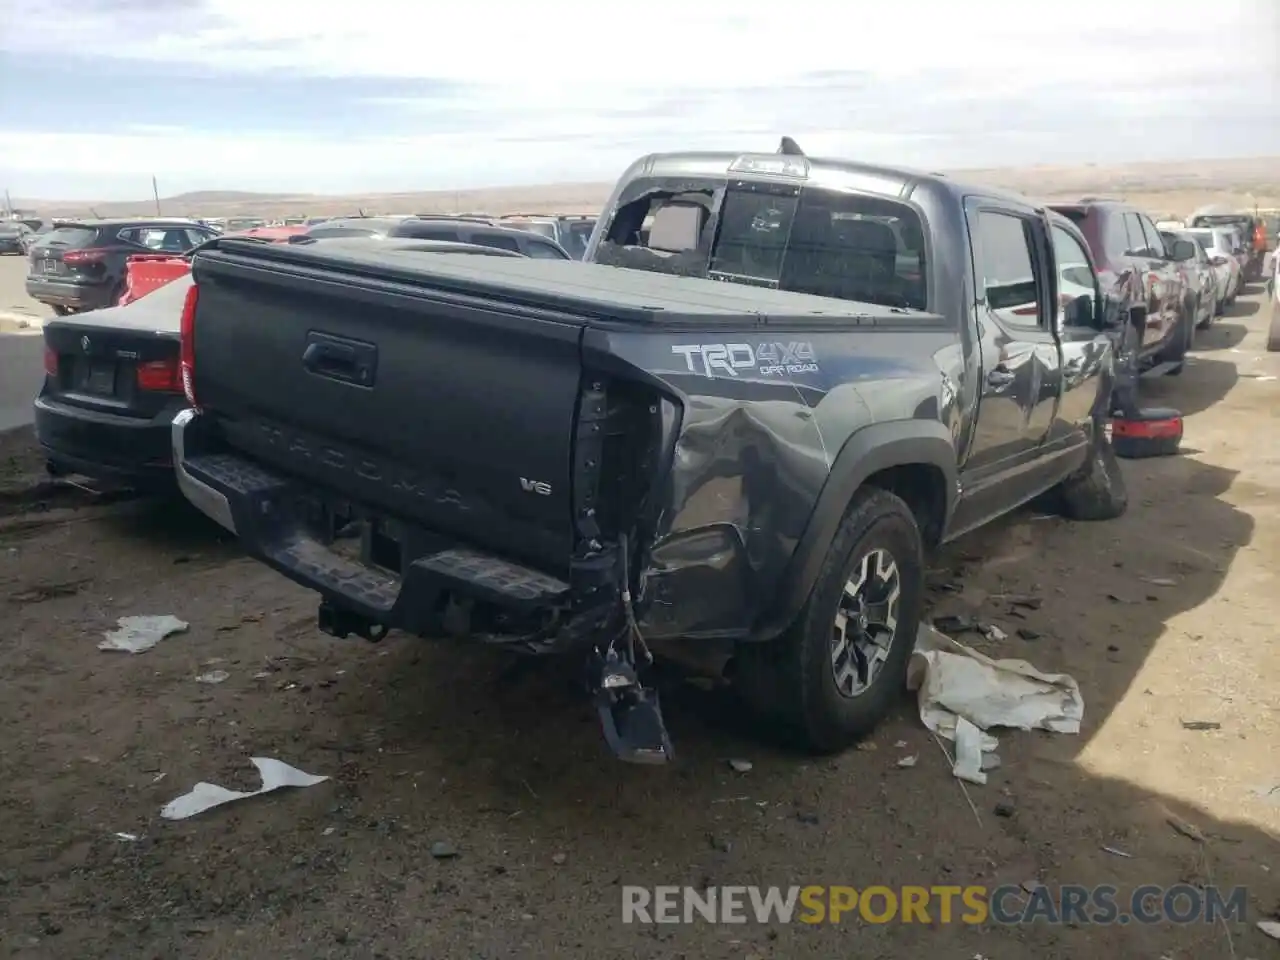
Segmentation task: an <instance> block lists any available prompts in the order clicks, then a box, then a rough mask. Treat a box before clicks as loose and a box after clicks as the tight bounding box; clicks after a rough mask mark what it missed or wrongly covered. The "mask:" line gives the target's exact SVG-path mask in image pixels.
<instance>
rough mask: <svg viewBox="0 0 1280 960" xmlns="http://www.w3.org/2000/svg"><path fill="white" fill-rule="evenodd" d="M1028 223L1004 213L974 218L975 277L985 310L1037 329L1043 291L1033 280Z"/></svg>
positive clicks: (1015, 323) (1006, 319) (1004, 319)
mask: <svg viewBox="0 0 1280 960" xmlns="http://www.w3.org/2000/svg"><path fill="white" fill-rule="evenodd" d="M1030 226H1031V225H1030V223H1029V222H1028V221H1026V220H1024V219H1022V218H1021V217H1016V216H1013V215H1011V214H1006V213H989V212H983V213H980V214H979V215H978V232H977V233H978V235H977V237H975V239H976V240H977V248H978V264H977V267H978V274H979V282H980V283H981V284H982V290H983V296H984V298H985V300H986V302H987V309H989V310H990V311H991V312H992V313H994V314H995V315H996V316H997V317H998V318H999V319H1000V320H1001V321H1003V322H1005V323H1008V324H1012V325H1015V326H1020V327H1038V326H1040V304H1041V302H1042V300H1043V299H1044V291H1043V290H1042V289H1041V288H1040V284H1039V283H1038V282H1037V279H1036V270H1035V260H1034V258H1033V255H1032V247H1031V234H1030Z"/></svg>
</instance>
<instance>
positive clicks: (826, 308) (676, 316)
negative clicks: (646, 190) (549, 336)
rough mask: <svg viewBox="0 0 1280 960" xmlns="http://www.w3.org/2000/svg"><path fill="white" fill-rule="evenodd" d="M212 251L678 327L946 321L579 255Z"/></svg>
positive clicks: (223, 245)
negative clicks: (560, 257)
mask: <svg viewBox="0 0 1280 960" xmlns="http://www.w3.org/2000/svg"><path fill="white" fill-rule="evenodd" d="M210 255H212V256H213V257H214V258H216V259H218V260H219V261H221V262H223V263H226V264H228V265H231V264H234V263H236V262H239V263H242V264H243V265H245V266H253V267H266V268H267V269H270V270H271V272H272V273H273V274H295V275H297V276H299V277H303V278H306V277H311V276H316V275H318V274H326V273H340V274H343V275H344V281H345V282H350V281H351V280H352V279H354V278H357V277H359V278H363V279H365V280H367V281H369V282H370V283H372V284H375V285H385V284H388V283H390V284H395V285H399V284H405V285H409V286H413V287H419V288H425V289H433V290H439V291H446V292H449V293H456V294H463V295H470V296H477V297H484V298H486V299H490V300H501V301H503V302H505V303H509V304H511V305H513V306H526V307H532V308H535V309H543V310H557V311H563V312H565V313H568V314H572V315H574V316H576V317H579V318H581V319H583V320H593V319H598V320H608V321H621V322H624V323H640V324H654V325H673V326H684V325H697V324H706V325H709V326H723V325H725V324H726V323H735V322H736V323H739V324H741V325H743V326H754V325H756V324H758V323H776V324H787V323H809V324H812V323H819V324H821V323H822V322H824V321H836V322H839V323H840V324H842V325H845V324H850V323H857V324H859V325H863V324H866V325H875V324H876V323H877V322H880V323H890V324H893V325H895V326H896V325H900V324H901V323H902V322H903V320H904V317H906V316H910V317H912V319H913V322H926V323H928V322H930V321H931V320H932V321H934V322H938V321H939V320H940V319H941V318H933V317H931V316H930V315H929V314H923V313H919V312H917V311H909V310H903V309H900V308H893V307H885V306H880V305H877V304H868V303H853V302H849V301H844V300H834V299H830V298H828V297H815V296H811V295H809V294H803V293H791V292H788V291H784V290H773V289H769V288H765V287H754V286H746V285H742V284H735V283H726V282H722V281H718V280H705V279H701V278H696V277H678V276H670V275H667V274H661V273H650V272H646V271H643V270H633V269H627V268H623V267H612V266H606V265H604V264H598V263H583V262H579V261H576V260H539V259H532V258H514V257H513V258H498V257H475V256H471V255H466V254H447V253H428V252H419V251H408V250H394V249H387V250H382V249H377V248H375V247H368V246H364V245H361V246H359V247H357V246H356V245H354V244H352V245H351V246H340V245H338V244H336V243H334V244H331V245H325V246H322V245H320V244H315V245H314V246H312V245H292V244H257V243H252V242H244V241H238V240H236V239H234V238H220V239H218V240H216V241H213V243H212V244H210V245H208V246H206V247H203V248H201V250H200V252H199V253H198V254H197V255H196V257H195V262H194V271H195V273H196V275H197V278H198V277H199V274H200V261H201V260H202V259H204V258H205V257H207V256H210ZM268 264H269V265H270V266H269V267H268V266H267V265H268Z"/></svg>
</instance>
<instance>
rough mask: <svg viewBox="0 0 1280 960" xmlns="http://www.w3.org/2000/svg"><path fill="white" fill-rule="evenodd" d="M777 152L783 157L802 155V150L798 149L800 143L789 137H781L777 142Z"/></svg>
mask: <svg viewBox="0 0 1280 960" xmlns="http://www.w3.org/2000/svg"><path fill="white" fill-rule="evenodd" d="M778 153H780V154H782V155H783V156H784V157H803V156H804V151H803V150H801V149H800V144H798V143H796V142H795V141H794V140H792V139H791V138H790V137H783V138H782V142H781V143H779V144H778Z"/></svg>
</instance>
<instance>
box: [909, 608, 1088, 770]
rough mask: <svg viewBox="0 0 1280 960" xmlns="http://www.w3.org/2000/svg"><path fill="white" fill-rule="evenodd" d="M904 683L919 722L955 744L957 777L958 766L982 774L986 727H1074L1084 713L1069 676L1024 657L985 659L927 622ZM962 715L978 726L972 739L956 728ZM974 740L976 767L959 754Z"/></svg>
mask: <svg viewBox="0 0 1280 960" xmlns="http://www.w3.org/2000/svg"><path fill="white" fill-rule="evenodd" d="M907 689H908V690H915V691H917V692H918V699H919V708H920V720H921V722H923V723H924V725H925V726H926V727H927V728H928V729H930V730H932V731H934V732H935V733H937V734H938V735H939V736H942V737H946V738H947V739H948V740H953V741H955V742H956V775H957V776H961V773H960V771H961V770H963V771H964V772H965V773H966V774H967V773H970V772H972V773H975V774H976V775H978V776H981V775H982V764H981V756H980V755H981V754H982V753H990V752H991V751H993V750H995V748H996V746H997V741H996V738H995V737H994V736H992V735H991V734H990V732H989V731H991V730H992V729H994V728H996V727H1012V728H1014V729H1017V730H1035V729H1039V730H1048V731H1051V732H1053V733H1079V732H1080V721H1081V720H1083V719H1084V698H1083V697H1082V696H1081V695H1080V685H1079V684H1078V683H1076V681H1075V679H1074V678H1072V677H1069V676H1067V675H1066V674H1046V673H1041V672H1040V671H1039V670H1037V669H1036V668H1035V667H1033V666H1032V665H1031V664H1029V663H1027V662H1026V661H1025V660H992V659H991V658H990V657H985V656H983V655H982V654H980V653H978V652H977V651H976V650H973V649H971V648H969V647H966V646H965V645H964V644H962V643H959V642H958V641H956V640H953V639H951V638H950V637H948V636H947V635H946V634H943V633H940V632H939V631H937V630H935V629H934V628H933V627H931V626H928V625H926V624H921V626H920V630H919V632H918V633H917V635H916V646H915V650H914V651H913V652H912V654H911V663H910V666H909V668H908V670H907ZM961 719H963V720H965V721H967V722H968V723H969V724H971V725H972V726H973V727H976V728H977V729H976V737H975V736H974V733H975V731H969V730H964V731H963V733H961V731H960V730H959V729H958V728H959V727H960V722H959V721H960V720H961ZM961 736H963V737H964V738H965V740H964V743H961V739H960V738H961ZM975 739H976V741H977V743H978V746H979V757H978V760H977V763H976V765H975V764H974V762H973V761H974V758H973V757H972V756H969V755H968V754H966V755H965V756H963V757H962V756H961V753H962V749H963V750H967V748H968V747H970V746H972V744H973V742H974V740H975ZM963 779H970V777H968V776H965V777H964V778H963ZM984 779H985V778H984ZM973 782H974V783H982V782H983V780H977V779H975V780H973Z"/></svg>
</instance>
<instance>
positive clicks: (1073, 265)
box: [1053, 227, 1102, 327]
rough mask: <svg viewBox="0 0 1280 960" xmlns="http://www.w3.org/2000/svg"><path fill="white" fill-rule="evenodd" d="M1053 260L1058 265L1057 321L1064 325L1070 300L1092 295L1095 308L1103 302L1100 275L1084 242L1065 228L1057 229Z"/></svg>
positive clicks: (1055, 228) (1055, 230)
mask: <svg viewBox="0 0 1280 960" xmlns="http://www.w3.org/2000/svg"><path fill="white" fill-rule="evenodd" d="M1053 259H1054V261H1055V262H1056V263H1057V265H1058V310H1057V322H1058V326H1059V327H1061V326H1062V325H1063V324H1064V323H1065V320H1066V316H1065V314H1066V308H1067V305H1068V304H1069V303H1071V302H1072V301H1074V300H1078V299H1079V298H1080V297H1089V298H1090V299H1091V300H1092V301H1093V309H1095V310H1096V309H1097V308H1098V307H1099V306H1100V305H1101V303H1102V296H1101V292H1100V291H1099V289H1098V278H1097V276H1096V275H1095V274H1094V272H1093V268H1092V267H1091V266H1089V255H1088V253H1087V252H1086V251H1085V249H1084V247H1083V246H1081V244H1080V241H1079V240H1077V239H1076V238H1075V237H1074V236H1073V235H1072V234H1070V233H1068V232H1067V231H1066V230H1063V229H1062V228H1061V227H1054V228H1053Z"/></svg>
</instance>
